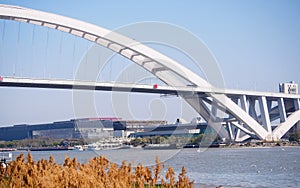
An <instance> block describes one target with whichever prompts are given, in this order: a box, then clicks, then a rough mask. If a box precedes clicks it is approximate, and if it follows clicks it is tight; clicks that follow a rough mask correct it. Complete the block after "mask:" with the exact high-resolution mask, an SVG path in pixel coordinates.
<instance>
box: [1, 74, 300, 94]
mask: <svg viewBox="0 0 300 188" xmlns="http://www.w3.org/2000/svg"><path fill="white" fill-rule="evenodd" d="M0 87H25V88H45V89H77V90H100V91H115V92H137V93H153V94H168V95H195V94H198V95H200V96H201V95H202V96H203V97H207V96H206V95H205V93H215V94H225V95H227V96H228V97H230V98H235V97H239V96H243V95H247V96H253V97H262V96H264V97H267V98H268V99H273V100H276V99H277V98H286V99H300V95H294V94H286V93H274V92H260V91H247V90H234V89H220V88H207V87H199V86H186V87H182V86H178V87H172V86H167V85H158V86H157V88H156V87H154V85H146V84H132V83H114V82H93V81H77V80H62V79H53V80H50V79H36V78H35V79H33V78H13V77H2V79H1V81H0Z"/></svg>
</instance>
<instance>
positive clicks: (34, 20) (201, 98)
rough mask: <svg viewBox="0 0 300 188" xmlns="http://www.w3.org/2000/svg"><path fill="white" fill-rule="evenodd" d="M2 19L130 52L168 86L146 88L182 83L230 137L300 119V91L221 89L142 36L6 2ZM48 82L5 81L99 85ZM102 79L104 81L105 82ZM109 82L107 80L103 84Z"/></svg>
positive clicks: (179, 90)
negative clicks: (147, 44) (145, 40)
mask: <svg viewBox="0 0 300 188" xmlns="http://www.w3.org/2000/svg"><path fill="white" fill-rule="evenodd" d="M0 18H1V19H6V20H13V21H17V22H26V23H29V24H35V25H39V26H43V27H48V28H52V29H56V30H60V31H63V32H66V33H69V34H72V35H75V36H78V37H81V38H84V39H86V40H89V41H92V42H94V43H95V44H98V45H101V46H103V47H106V48H108V49H110V50H112V51H114V52H115V53H118V54H120V55H122V56H124V57H125V58H127V59H129V60H131V61H132V62H134V63H136V64H137V65H139V66H141V67H142V68H144V69H145V70H147V71H149V72H151V73H152V74H153V75H155V76H156V77H157V78H159V79H160V80H161V81H162V82H164V83H165V84H166V85H167V86H166V88H165V90H164V91H160V90H157V89H155V88H148V89H145V90H143V92H150V93H151V92H156V93H157V92H158V91H159V92H161V93H168V92H173V93H174V89H172V88H176V94H177V95H180V96H181V97H182V98H183V99H184V100H186V101H187V102H188V103H189V104H190V105H191V106H192V107H193V108H194V109H195V110H196V111H197V112H198V113H199V114H200V115H201V116H202V117H203V118H204V119H205V120H206V121H207V122H208V124H209V125H210V126H211V127H212V128H214V129H215V130H216V131H217V132H218V134H219V136H220V137H221V138H223V139H225V140H226V139H227V140H232V141H244V140H246V139H248V138H256V139H261V140H266V141H276V140H279V139H280V138H282V136H284V135H285V134H286V133H287V132H288V131H289V130H290V129H291V128H292V127H294V126H295V125H296V124H297V123H298V122H299V121H300V109H299V108H300V101H299V99H300V96H299V95H291V94H282V93H264V92H249V91H237V90H224V89H218V88H215V87H214V86H213V85H211V84H210V83H209V82H207V81H206V80H204V79H203V78H201V77H200V76H199V75H197V74H195V73H194V72H192V71H191V70H189V69H188V68H186V67H184V66H183V65H181V64H180V63H178V62H176V61H175V60H173V59H171V58H169V57H167V56H165V55H163V54H161V53H160V52H158V51H156V50H154V49H152V48H150V47H148V46H146V45H144V44H142V43H139V42H138V41H135V40H133V39H131V38H128V37H126V36H124V35H121V34H118V33H115V32H113V31H110V30H107V29H105V28H102V27H99V26H96V25H93V24H90V23H86V22H83V21H79V20H76V19H72V18H68V17H64V16H60V15H56V14H52V13H47V12H42V11H37V10H32V9H27V8H23V7H16V6H9V5H0ZM46 82H48V83H47V84H45V80H44V81H43V80H34V79H31V80H30V79H29V80H24V79H23V80H22V79H13V78H3V80H2V81H0V85H1V86H5V87H8V86H11V87H45V88H59V87H62V83H64V84H65V85H64V86H65V87H69V88H73V87H75V88H76V86H77V87H78V84H79V85H80V84H81V86H83V85H85V87H82V88H79V89H91V87H93V88H95V83H91V84H90V85H89V84H88V83H79V82H76V81H74V82H71V83H69V82H67V81H61V82H60V83H57V82H56V81H55V80H47V81H46ZM76 84H77V85H76ZM96 84H100V86H101V83H96ZM104 85H105V83H103V84H102V86H104ZM191 85H192V86H193V87H192V88H191V87H190V86H191ZM88 86H91V87H88ZM100 86H99V88H101V87H100ZM168 86H169V87H168ZM111 87H117V86H116V85H113V86H111ZM124 87H127V86H124ZM128 87H129V88H130V87H131V88H138V87H140V86H128ZM62 88H63V87H62ZM103 88H104V87H103ZM132 90H134V89H132ZM172 90H173V91H172ZM126 91H128V90H126ZM134 91H138V90H134ZM140 91H141V90H140ZM218 111H220V112H222V113H218ZM220 114H222V115H220Z"/></svg>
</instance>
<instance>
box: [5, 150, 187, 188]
mask: <svg viewBox="0 0 300 188" xmlns="http://www.w3.org/2000/svg"><path fill="white" fill-rule="evenodd" d="M0 168H1V167H0ZM163 168H164V167H163V164H162V163H161V162H160V161H159V159H158V158H156V165H155V166H153V167H150V168H149V167H145V166H143V165H142V164H138V165H137V166H136V167H135V168H133V167H132V165H131V163H129V164H127V162H126V161H124V162H123V163H122V164H121V165H120V166H117V165H116V164H115V163H112V162H110V161H109V160H108V159H106V158H105V157H104V156H99V157H94V158H92V159H90V160H89V161H88V163H87V164H80V163H79V162H78V161H77V160H76V158H73V159H70V158H68V157H66V158H65V161H64V164H63V165H60V164H57V163H55V161H54V158H53V157H52V156H50V158H49V160H45V159H41V160H39V161H38V162H35V161H34V160H33V159H32V156H31V154H30V153H28V155H27V157H26V159H25V158H24V156H23V154H20V155H19V156H18V157H17V158H16V160H14V161H12V162H10V164H9V165H8V167H7V168H6V169H0V170H1V174H0V187H9V188H13V187H42V188H46V187H47V188H48V187H55V188H56V187H65V188H75V187H99V188H102V187H111V188H124V187H134V188H145V187H178V188H179V187H187V188H188V187H193V182H192V181H190V180H189V178H188V177H187V176H186V169H185V168H184V167H182V171H181V173H179V175H178V179H177V180H176V178H175V172H174V170H173V169H172V167H170V166H169V167H168V169H167V171H166V173H165V177H164V176H163V175H162V174H161V171H162V170H163Z"/></svg>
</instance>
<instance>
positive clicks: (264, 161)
mask: <svg viewBox="0 0 300 188" xmlns="http://www.w3.org/2000/svg"><path fill="white" fill-rule="evenodd" d="M19 153H21V152H20V151H16V152H14V153H13V156H14V157H16V156H17V155H18V154H19ZM25 153H26V152H25ZM31 154H32V156H33V158H34V159H35V160H39V159H41V158H44V159H49V156H50V155H53V157H54V158H55V161H56V162H57V163H63V161H64V158H65V156H68V157H71V158H73V157H76V158H77V159H78V161H79V162H81V163H86V162H87V161H88V160H89V159H90V158H92V157H94V156H98V155H105V156H106V157H107V158H108V159H110V160H111V161H112V162H116V163H119V164H120V163H121V161H123V160H126V161H128V162H133V163H134V165H137V164H138V163H139V162H140V163H142V164H143V165H146V166H147V165H153V164H155V157H156V156H158V157H159V158H160V160H161V161H163V162H164V164H165V167H167V165H170V166H172V167H173V168H174V170H175V171H176V172H179V171H181V168H182V166H185V167H186V169H187V172H188V177H189V178H190V179H192V180H194V182H195V185H196V187H216V186H218V185H222V187H278V188H279V187H280V188H281V187H295V188H296V187H297V188H298V187H300V147H270V148H266V147H262V148H258V147H256V148H209V149H200V150H197V149H182V150H143V149H140V148H138V149H124V150H106V151H99V152H98V153H96V152H93V151H36V152H31ZM165 169H166V168H165Z"/></svg>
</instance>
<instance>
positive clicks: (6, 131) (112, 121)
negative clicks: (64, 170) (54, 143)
mask: <svg viewBox="0 0 300 188" xmlns="http://www.w3.org/2000/svg"><path fill="white" fill-rule="evenodd" d="M165 124H166V121H140V120H139V121H135V120H131V121H122V120H121V119H120V118H84V119H72V120H69V121H59V122H53V123H46V124H36V125H27V124H22V125H14V126H8V127H0V141H1V140H2V141H11V140H22V139H33V138H56V139H59V138H62V139H72V138H89V139H101V138H109V137H123V138H124V137H128V135H129V134H130V133H133V132H138V131H143V130H144V128H145V127H147V126H159V125H165Z"/></svg>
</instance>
